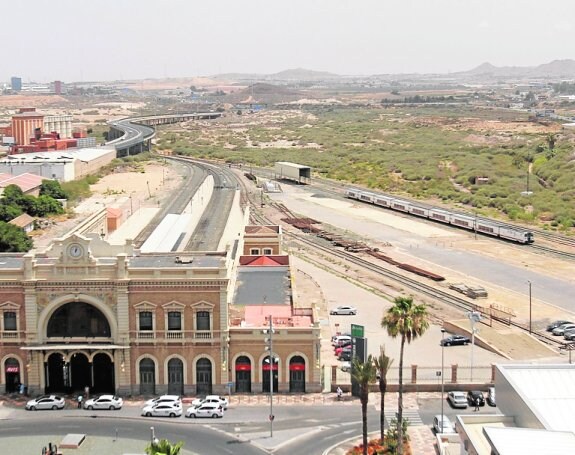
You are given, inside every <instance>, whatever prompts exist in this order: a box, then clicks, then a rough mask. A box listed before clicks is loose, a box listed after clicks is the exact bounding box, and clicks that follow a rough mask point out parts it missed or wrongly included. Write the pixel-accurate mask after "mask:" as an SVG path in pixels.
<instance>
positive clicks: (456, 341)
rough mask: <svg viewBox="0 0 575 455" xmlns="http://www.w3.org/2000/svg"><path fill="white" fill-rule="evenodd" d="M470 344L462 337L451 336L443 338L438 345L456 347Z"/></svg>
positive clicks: (466, 338) (469, 341)
mask: <svg viewBox="0 0 575 455" xmlns="http://www.w3.org/2000/svg"><path fill="white" fill-rule="evenodd" d="M469 343H471V340H470V339H469V338H468V337H466V336H463V335H451V336H448V337H447V338H443V339H442V340H441V342H440V343H439V344H440V345H441V346H457V345H465V344H469Z"/></svg>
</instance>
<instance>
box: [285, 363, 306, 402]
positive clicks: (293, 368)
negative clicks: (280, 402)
mask: <svg viewBox="0 0 575 455" xmlns="http://www.w3.org/2000/svg"><path fill="white" fill-rule="evenodd" d="M289 391H290V392H301V393H305V360H304V358H303V357H302V356H300V355H296V356H293V357H292V358H291V359H290V361H289Z"/></svg>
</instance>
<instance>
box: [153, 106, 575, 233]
mask: <svg viewBox="0 0 575 455" xmlns="http://www.w3.org/2000/svg"><path fill="white" fill-rule="evenodd" d="M574 144H575V129H569V128H563V127H562V126H561V125H560V124H558V123H551V122H536V121H532V119H529V118H528V115H527V114H526V113H523V112H517V111H511V110H495V109H484V108H472V107H469V106H443V107H441V106H429V107H410V106H405V107H403V106H402V107H388V108H384V107H380V106H377V107H359V108H355V107H354V108H351V107H344V106H331V107H326V106H315V107H313V106H309V107H307V108H305V109H292V110H287V109H286V110H273V109H270V110H265V111H261V112H257V113H254V114H243V115H238V114H237V113H235V112H229V113H228V114H227V116H226V118H223V119H221V120H219V121H215V122H190V123H187V124H184V125H178V126H173V127H169V128H166V129H164V130H163V131H162V133H161V135H160V139H159V140H158V144H157V146H158V149H159V150H169V151H172V152H173V153H176V154H183V155H193V156H200V157H204V158H212V159H221V160H224V161H226V162H243V163H248V164H249V163H252V164H254V165H265V166H271V165H273V163H274V162H275V161H293V162H297V163H300V164H305V165H309V166H311V167H313V169H314V172H315V173H316V174H318V175H321V176H323V177H328V178H332V179H336V180H342V181H346V182H349V183H352V184H359V185H364V186H367V187H369V188H373V189H376V190H382V191H389V192H395V193H398V194H405V195H408V196H411V197H415V198H419V199H422V200H427V201H431V202H435V203H437V202H438V201H441V202H443V203H446V204H449V205H451V206H455V207H459V208H462V209H464V210H468V211H470V212H471V211H473V212H477V213H479V214H483V215H486V216H492V217H502V218H509V219H512V220H518V221H523V222H526V223H535V224H538V225H540V226H543V227H545V228H548V229H557V230H562V231H565V232H572V231H573V229H572V228H573V222H574V220H575V207H574V206H573V197H574V196H575V190H573V181H574V180H575V168H574V167H573V162H574V161H575V154H574V152H573V149H574ZM528 169H529V170H530V175H529V190H530V191H533V195H532V196H530V197H525V196H522V195H521V192H522V191H525V190H526V186H527V173H528ZM478 177H484V178H487V179H488V180H487V182H486V183H483V184H480V183H478V181H477V178H478Z"/></svg>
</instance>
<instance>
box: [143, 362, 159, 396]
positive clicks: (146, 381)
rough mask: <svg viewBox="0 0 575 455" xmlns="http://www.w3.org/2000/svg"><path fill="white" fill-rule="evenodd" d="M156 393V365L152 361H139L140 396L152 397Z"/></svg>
mask: <svg viewBox="0 0 575 455" xmlns="http://www.w3.org/2000/svg"><path fill="white" fill-rule="evenodd" d="M154 393H156V365H155V364H154V361H153V360H152V359H148V358H146V359H142V360H141V361H140V394H142V395H149V394H151V395H153V394H154Z"/></svg>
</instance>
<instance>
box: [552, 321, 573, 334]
mask: <svg viewBox="0 0 575 455" xmlns="http://www.w3.org/2000/svg"><path fill="white" fill-rule="evenodd" d="M570 329H575V324H572V323H569V324H561V325H560V326H559V327H556V328H554V329H553V331H552V332H551V333H552V334H553V335H555V336H559V335H564V334H565V332H566V331H567V330H570Z"/></svg>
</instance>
